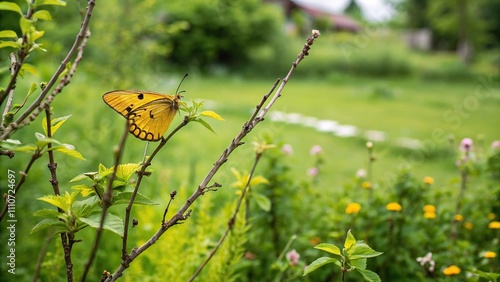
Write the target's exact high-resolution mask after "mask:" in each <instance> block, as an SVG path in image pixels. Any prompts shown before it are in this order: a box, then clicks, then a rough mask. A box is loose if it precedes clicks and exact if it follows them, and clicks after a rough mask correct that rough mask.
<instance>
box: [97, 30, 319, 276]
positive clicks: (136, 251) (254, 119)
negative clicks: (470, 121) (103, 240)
mask: <svg viewBox="0 0 500 282" xmlns="http://www.w3.org/2000/svg"><path fill="white" fill-rule="evenodd" d="M319 36H320V33H319V31H317V30H313V32H312V35H311V36H310V37H308V38H307V43H306V44H305V45H304V47H303V49H302V52H301V53H300V54H299V55H298V56H297V60H296V61H294V62H293V63H292V67H291V69H290V71H289V72H288V74H287V76H286V77H285V79H284V80H283V81H282V83H281V85H280V87H279V88H278V90H277V91H276V93H275V94H274V96H273V98H272V99H271V101H270V102H269V104H268V105H267V106H266V107H265V108H264V109H262V110H261V111H260V114H258V112H259V110H260V109H261V107H262V106H263V105H264V103H265V101H267V97H269V96H270V95H271V94H272V93H273V92H274V90H275V89H276V86H277V85H278V83H279V80H277V81H276V82H275V83H274V85H273V86H272V87H271V90H270V91H269V92H268V93H267V94H266V95H265V96H264V97H263V99H262V101H261V103H260V104H259V105H258V106H257V107H256V111H255V112H254V114H252V116H251V118H250V119H249V120H248V121H247V122H245V124H244V125H243V128H242V129H241V131H240V132H239V133H238V135H236V137H235V138H234V139H233V140H232V141H231V142H230V144H229V145H228V147H227V148H226V149H224V151H223V152H222V154H221V156H220V157H219V159H218V160H217V161H216V162H215V164H214V165H213V167H212V169H210V171H209V172H208V173H207V175H206V176H205V178H204V179H203V180H202V182H201V183H200V185H199V186H198V188H197V189H196V190H195V191H194V192H193V194H192V195H191V196H190V197H189V198H188V199H187V200H186V202H185V203H184V205H183V206H182V207H181V208H180V209H179V210H178V211H177V213H175V214H174V215H173V216H172V217H171V218H170V220H168V221H167V222H165V223H164V224H162V226H161V227H160V229H159V230H158V231H157V232H156V233H155V234H153V236H152V237H151V238H150V239H149V240H148V241H146V242H145V243H144V244H143V245H142V246H140V247H138V248H133V249H132V251H131V252H130V254H129V255H128V256H127V257H126V261H122V263H121V264H120V266H119V267H118V269H117V270H116V271H115V272H114V273H113V274H112V275H111V276H107V277H106V278H105V279H104V281H108V282H109V281H116V279H118V278H119V277H121V276H122V275H123V272H124V271H125V269H127V268H128V267H129V265H130V263H131V262H132V261H134V260H135V258H137V257H138V256H139V255H140V254H141V253H143V252H144V251H146V250H147V249H148V248H149V247H151V246H152V245H153V244H154V243H156V241H158V239H159V238H160V237H161V236H162V235H163V233H165V232H166V231H167V230H168V229H169V228H170V227H172V226H174V225H176V224H179V223H180V222H181V221H183V220H185V219H187V218H188V217H189V215H190V214H191V212H190V210H188V209H189V207H190V206H191V205H192V204H193V203H194V201H196V200H197V199H198V198H199V197H200V196H201V195H203V194H204V193H205V192H206V191H207V190H206V189H207V186H208V183H209V182H210V181H211V180H212V178H213V177H214V175H215V173H216V172H217V171H218V170H219V169H220V168H221V167H222V165H223V164H224V163H225V162H226V161H227V160H228V157H229V155H230V154H231V153H232V152H233V151H234V150H235V149H236V148H238V147H239V146H241V145H243V144H244V143H243V142H242V141H241V140H242V139H243V138H244V137H245V136H246V135H247V134H248V133H249V132H250V131H252V129H253V128H254V127H255V126H256V125H257V124H258V123H259V122H261V121H262V120H264V116H265V115H266V113H267V112H268V111H269V109H270V108H271V107H272V106H273V104H274V103H275V102H276V100H277V99H278V98H279V97H280V96H281V92H282V91H283V89H284V87H285V84H286V82H287V81H288V79H289V78H290V76H291V75H292V73H293V71H294V70H295V68H296V67H297V65H298V64H299V63H300V62H301V61H302V59H303V58H304V57H305V56H307V55H308V54H309V49H310V48H311V45H312V44H313V43H314V40H315V39H316V38H318V37H319ZM256 112H257V113H256ZM150 158H151V157H150ZM146 164H148V161H146ZM146 164H144V165H146ZM126 224H127V223H126Z"/></svg>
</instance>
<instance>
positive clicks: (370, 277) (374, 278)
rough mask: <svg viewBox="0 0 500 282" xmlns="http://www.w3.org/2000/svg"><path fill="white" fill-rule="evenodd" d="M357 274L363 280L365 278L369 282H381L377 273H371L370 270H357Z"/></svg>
mask: <svg viewBox="0 0 500 282" xmlns="http://www.w3.org/2000/svg"><path fill="white" fill-rule="evenodd" d="M356 271H357V272H359V273H360V274H361V275H362V276H363V278H365V280H366V281H369V282H380V281H381V280H380V277H379V276H378V275H377V273H375V272H373V271H370V270H362V269H356Z"/></svg>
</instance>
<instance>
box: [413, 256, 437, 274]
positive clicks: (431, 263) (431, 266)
mask: <svg viewBox="0 0 500 282" xmlns="http://www.w3.org/2000/svg"><path fill="white" fill-rule="evenodd" d="M417 262H419V263H420V265H421V266H424V267H425V265H426V264H429V267H428V268H427V269H428V270H429V271H430V272H434V266H435V265H436V263H435V262H434V261H433V260H432V253H431V252H429V253H427V254H426V255H425V256H424V257H418V258H417Z"/></svg>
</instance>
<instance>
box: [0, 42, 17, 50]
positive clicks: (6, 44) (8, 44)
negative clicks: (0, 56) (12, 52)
mask: <svg viewBox="0 0 500 282" xmlns="http://www.w3.org/2000/svg"><path fill="white" fill-rule="evenodd" d="M5 47H12V48H16V49H17V48H19V45H18V44H17V43H16V42H13V41H0V48H5Z"/></svg>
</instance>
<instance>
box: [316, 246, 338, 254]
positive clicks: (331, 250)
mask: <svg viewBox="0 0 500 282" xmlns="http://www.w3.org/2000/svg"><path fill="white" fill-rule="evenodd" d="M314 248H315V249H318V250H322V251H325V252H329V253H331V254H334V255H338V256H340V249H339V247H337V246H335V245H332V244H327V243H321V244H318V245H316V246H315V247H314Z"/></svg>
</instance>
